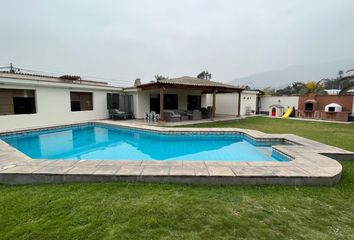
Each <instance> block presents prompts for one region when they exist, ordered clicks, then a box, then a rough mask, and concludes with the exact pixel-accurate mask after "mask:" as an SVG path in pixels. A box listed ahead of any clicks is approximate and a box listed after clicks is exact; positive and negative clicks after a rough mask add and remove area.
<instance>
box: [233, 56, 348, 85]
mask: <svg viewBox="0 0 354 240" xmlns="http://www.w3.org/2000/svg"><path fill="white" fill-rule="evenodd" d="M353 68H354V59H349V60H348V59H347V60H340V61H333V62H327V63H321V64H303V65H293V66H289V67H287V68H284V69H279V70H275V71H268V72H258V73H254V74H252V75H250V76H248V77H242V78H236V79H234V80H232V81H230V82H229V84H232V85H238V86H241V85H249V86H251V87H255V88H260V89H262V88H265V87H269V86H270V87H274V88H281V87H285V86H286V85H287V84H290V83H292V82H297V81H301V82H306V81H309V80H313V81H319V80H321V79H322V78H331V77H335V76H337V74H338V71H339V70H347V69H353Z"/></svg>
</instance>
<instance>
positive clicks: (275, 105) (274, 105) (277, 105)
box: [269, 104, 284, 108]
mask: <svg viewBox="0 0 354 240" xmlns="http://www.w3.org/2000/svg"><path fill="white" fill-rule="evenodd" d="M269 107H270V108H271V107H276V108H284V107H283V106H282V105H280V104H273V105H270V106H269Z"/></svg>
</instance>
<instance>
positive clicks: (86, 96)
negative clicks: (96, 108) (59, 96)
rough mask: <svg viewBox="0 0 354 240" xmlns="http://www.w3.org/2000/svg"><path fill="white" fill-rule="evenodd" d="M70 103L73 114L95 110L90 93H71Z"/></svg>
mask: <svg viewBox="0 0 354 240" xmlns="http://www.w3.org/2000/svg"><path fill="white" fill-rule="evenodd" d="M70 102H71V111H72V112H77V111H90V110H93V104H92V93H90V92H70Z"/></svg>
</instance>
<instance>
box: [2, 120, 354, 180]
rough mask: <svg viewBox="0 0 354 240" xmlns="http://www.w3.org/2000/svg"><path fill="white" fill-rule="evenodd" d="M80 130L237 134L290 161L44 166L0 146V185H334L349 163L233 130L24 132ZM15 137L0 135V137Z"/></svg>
mask: <svg viewBox="0 0 354 240" xmlns="http://www.w3.org/2000/svg"><path fill="white" fill-rule="evenodd" d="M82 124H105V125H109V126H113V127H124V128H130V129H139V130H144V131H151V132H159V133H163V134H174V133H191V132H193V133H200V134H208V133H213V134H215V133H219V134H230V133H231V134H242V135H245V136H247V137H250V138H251V139H252V140H256V141H262V140H263V141H285V142H288V143H291V145H276V146H273V148H274V150H275V151H277V152H279V153H281V154H284V155H286V156H287V157H289V158H290V161H288V162H214V161H148V160H141V161H140V160H139V161H135V160H119V161H118V160H117V161H114V160H113V161H112V160H99V161H94V160H80V161H72V160H44V159H38V160H36V159H31V158H30V157H28V156H26V155H25V154H23V153H22V152H20V151H18V150H17V149H15V148H13V147H11V146H10V145H8V144H7V143H6V142H4V141H2V140H0V183H4V184H39V183H65V182H116V181H125V182H131V181H136V182H159V183H189V184H248V185H260V184H282V185H327V186H332V185H334V184H336V183H337V182H338V181H339V180H340V177H341V172H342V166H341V165H340V163H338V162H337V161H336V160H334V159H332V158H330V157H328V156H331V157H335V158H336V159H337V160H344V159H350V158H351V159H354V153H353V152H349V151H346V150H343V149H340V148H336V147H333V146H329V145H325V144H322V143H319V142H316V141H312V140H309V139H306V138H302V137H299V136H296V135H293V134H266V133H263V132H260V131H255V130H249V129H238V128H198V129H197V128H169V127H156V126H148V125H137V124H134V123H131V122H129V121H119V122H116V121H110V120H101V121H90V122H86V123H79V124H70V125H62V126H53V127H49V128H37V129H28V130H25V131H20V132H33V131H41V130H48V129H57V128H61V127H68V126H74V125H76V126H79V125H82ZM18 132H19V131H13V132H6V133H0V136H1V135H2V136H4V135H9V134H16V133H18ZM326 155H327V156H326Z"/></svg>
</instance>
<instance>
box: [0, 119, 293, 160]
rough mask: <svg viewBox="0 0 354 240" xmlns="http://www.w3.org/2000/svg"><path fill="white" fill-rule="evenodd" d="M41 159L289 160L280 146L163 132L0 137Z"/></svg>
mask: <svg viewBox="0 0 354 240" xmlns="http://www.w3.org/2000/svg"><path fill="white" fill-rule="evenodd" d="M0 138H1V139H2V140H4V141H5V142H7V143H9V144H10V145H12V146H13V147H15V148H17V149H18V150H20V151H21V152H23V153H25V154H26V155H28V156H30V157H31V158H37V159H68V160H69V159H71V160H73V159H74V160H79V159H86V160H101V159H103V160H206V161H287V160H288V159H287V158H286V157H285V156H283V155H281V154H279V153H277V152H274V151H272V148H271V145H274V144H284V143H282V142H279V141H278V142H255V141H253V140H251V139H249V138H247V137H245V136H242V135H239V134H221V135H220V134H193V133H189V134H160V133H152V132H148V131H142V130H132V129H126V128H118V127H110V126H108V125H83V126H75V127H66V128H60V129H55V130H47V131H37V132H31V133H25V134H16V135H8V136H3V137H0Z"/></svg>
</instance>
